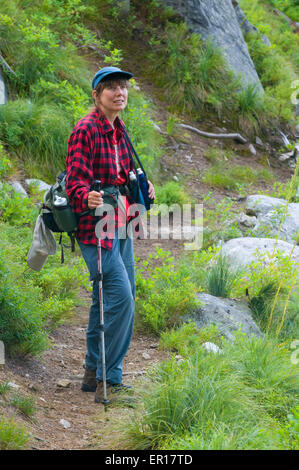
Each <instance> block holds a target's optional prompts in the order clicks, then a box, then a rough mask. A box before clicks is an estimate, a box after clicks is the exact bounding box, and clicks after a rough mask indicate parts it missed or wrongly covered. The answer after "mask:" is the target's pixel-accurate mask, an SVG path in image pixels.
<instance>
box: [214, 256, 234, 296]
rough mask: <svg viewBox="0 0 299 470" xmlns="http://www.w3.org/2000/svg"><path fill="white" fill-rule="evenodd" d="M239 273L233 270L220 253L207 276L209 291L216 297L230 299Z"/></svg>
mask: <svg viewBox="0 0 299 470" xmlns="http://www.w3.org/2000/svg"><path fill="white" fill-rule="evenodd" d="M238 276H239V272H238V271H236V270H233V269H232V268H231V266H230V263H229V261H228V260H227V258H226V257H225V256H223V255H222V254H221V252H220V253H219V255H218V256H217V258H216V260H214V263H213V265H212V267H211V269H210V270H209V273H208V275H207V281H206V283H207V289H208V292H209V294H211V295H214V296H215V297H224V298H227V297H230V293H231V290H232V286H233V283H234V281H235V279H236V278H237V277H238Z"/></svg>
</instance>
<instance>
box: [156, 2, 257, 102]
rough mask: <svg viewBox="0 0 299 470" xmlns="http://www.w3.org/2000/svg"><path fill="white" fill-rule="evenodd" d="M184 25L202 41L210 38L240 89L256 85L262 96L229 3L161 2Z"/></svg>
mask: <svg viewBox="0 0 299 470" xmlns="http://www.w3.org/2000/svg"><path fill="white" fill-rule="evenodd" d="M163 3H165V4H166V5H169V6H171V7H173V8H174V10H176V11H177V12H178V13H179V14H180V15H181V16H182V17H183V19H184V20H185V21H186V23H187V25H188V26H189V28H190V30H191V31H192V32H194V33H197V34H200V35H201V36H202V38H203V39H204V40H207V39H208V38H210V37H212V40H213V42H214V44H215V45H216V46H217V47H219V48H220V49H221V50H222V52H223V54H224V56H225V58H226V60H227V62H228V64H229V65H230V67H231V68H232V70H233V71H234V73H235V74H236V75H238V76H240V77H241V80H242V82H243V85H244V86H245V87H246V86H248V85H252V84H256V86H257V90H258V91H259V92H260V93H263V87H262V85H261V82H260V80H259V77H258V74H257V72H256V69H255V66H254V64H253V61H252V59H251V57H250V54H249V52H248V47H247V44H246V42H245V40H244V37H243V33H242V30H241V28H240V25H239V21H238V18H237V14H236V11H235V9H234V7H233V5H232V2H231V1H230V0H185V1H182V0H163Z"/></svg>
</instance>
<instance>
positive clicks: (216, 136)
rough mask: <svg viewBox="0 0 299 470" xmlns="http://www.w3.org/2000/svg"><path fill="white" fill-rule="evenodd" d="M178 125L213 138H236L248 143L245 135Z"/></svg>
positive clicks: (242, 142)
mask: <svg viewBox="0 0 299 470" xmlns="http://www.w3.org/2000/svg"><path fill="white" fill-rule="evenodd" d="M176 126H178V127H182V128H183V129H188V130H189V131H192V132H196V134H199V135H201V136H203V137H208V138H211V139H235V140H237V141H238V142H240V143H241V144H246V143H247V139H245V137H243V136H242V135H240V134H214V133H211V132H205V131H201V130H199V129H196V128H195V127H192V126H187V125H186V124H176Z"/></svg>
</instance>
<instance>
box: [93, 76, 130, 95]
mask: <svg viewBox="0 0 299 470" xmlns="http://www.w3.org/2000/svg"><path fill="white" fill-rule="evenodd" d="M113 85H121V86H123V85H125V86H128V80H126V79H124V78H117V77H116V78H112V79H111V78H110V79H109V78H107V80H105V79H104V80H102V81H101V82H100V83H99V84H98V85H97V87H96V89H95V90H96V92H97V94H101V93H102V91H103V90H104V89H105V88H109V87H111V86H113Z"/></svg>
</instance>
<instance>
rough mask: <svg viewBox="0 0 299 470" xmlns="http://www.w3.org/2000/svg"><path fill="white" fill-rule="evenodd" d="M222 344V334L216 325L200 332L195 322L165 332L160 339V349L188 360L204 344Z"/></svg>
mask: <svg viewBox="0 0 299 470" xmlns="http://www.w3.org/2000/svg"><path fill="white" fill-rule="evenodd" d="M206 342H211V343H216V344H220V333H219V331H218V329H217V327H216V326H215V325H210V326H208V327H206V328H202V329H201V330H199V329H198V328H197V326H196V323H195V322H191V321H190V322H188V323H183V324H182V325H181V326H180V327H179V328H171V329H170V330H167V331H164V332H163V333H162V334H161V337H160V344H159V347H160V348H161V349H166V350H167V349H168V350H170V351H175V352H177V353H178V354H179V355H181V356H183V357H184V358H188V356H189V354H190V351H196V350H197V349H198V348H199V347H200V346H201V345H202V344H203V343H206Z"/></svg>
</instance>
